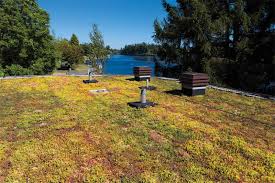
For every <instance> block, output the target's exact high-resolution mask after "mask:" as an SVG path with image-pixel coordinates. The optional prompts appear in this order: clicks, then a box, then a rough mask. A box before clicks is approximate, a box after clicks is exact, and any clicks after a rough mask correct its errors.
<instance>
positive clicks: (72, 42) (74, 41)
mask: <svg viewBox="0 0 275 183" xmlns="http://www.w3.org/2000/svg"><path fill="white" fill-rule="evenodd" d="M70 43H71V44H72V45H75V46H80V44H79V40H78V38H77V36H76V35H75V34H73V35H72V37H71V40H70Z"/></svg>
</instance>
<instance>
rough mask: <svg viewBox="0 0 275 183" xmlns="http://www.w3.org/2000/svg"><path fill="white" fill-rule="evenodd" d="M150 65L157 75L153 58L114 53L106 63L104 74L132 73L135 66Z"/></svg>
mask: <svg viewBox="0 0 275 183" xmlns="http://www.w3.org/2000/svg"><path fill="white" fill-rule="evenodd" d="M136 66H148V67H151V68H152V72H153V73H152V74H153V76H154V75H155V63H154V61H153V59H152V58H150V57H148V58H138V57H134V56H125V55H113V56H112V57H111V58H110V59H108V60H107V61H106V63H105V65H104V74H114V75H132V74H133V67H136Z"/></svg>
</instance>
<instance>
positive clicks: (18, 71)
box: [5, 64, 33, 76]
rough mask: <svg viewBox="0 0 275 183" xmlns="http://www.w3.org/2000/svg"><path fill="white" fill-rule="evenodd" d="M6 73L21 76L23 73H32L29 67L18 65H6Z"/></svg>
mask: <svg viewBox="0 0 275 183" xmlns="http://www.w3.org/2000/svg"><path fill="white" fill-rule="evenodd" d="M5 73H6V75H9V76H23V75H32V74H33V72H32V71H31V70H30V69H27V68H23V67H22V66H20V65H14V64H13V65H11V66H7V67H6V69H5Z"/></svg>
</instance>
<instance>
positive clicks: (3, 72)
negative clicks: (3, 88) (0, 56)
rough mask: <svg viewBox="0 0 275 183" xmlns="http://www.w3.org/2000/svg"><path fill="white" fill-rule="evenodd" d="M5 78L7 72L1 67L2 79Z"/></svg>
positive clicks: (0, 74) (0, 75)
mask: <svg viewBox="0 0 275 183" xmlns="http://www.w3.org/2000/svg"><path fill="white" fill-rule="evenodd" d="M4 76H5V70H4V69H3V68H2V66H1V65H0V77H4Z"/></svg>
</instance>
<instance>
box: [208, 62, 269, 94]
mask: <svg viewBox="0 0 275 183" xmlns="http://www.w3.org/2000/svg"><path fill="white" fill-rule="evenodd" d="M272 69H273V68H272V66H271V65H270V64H262V63H248V62H244V63H238V62H234V61H232V60H229V59H223V58H211V59H209V60H206V61H204V71H205V72H206V73H207V74H208V75H209V78H210V83H211V84H214V85H218V86H225V87H233V88H240V89H243V90H249V91H256V90H257V88H259V86H261V85H263V84H265V83H268V82H269V81H270V79H271V78H269V77H268V76H271V73H272Z"/></svg>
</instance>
